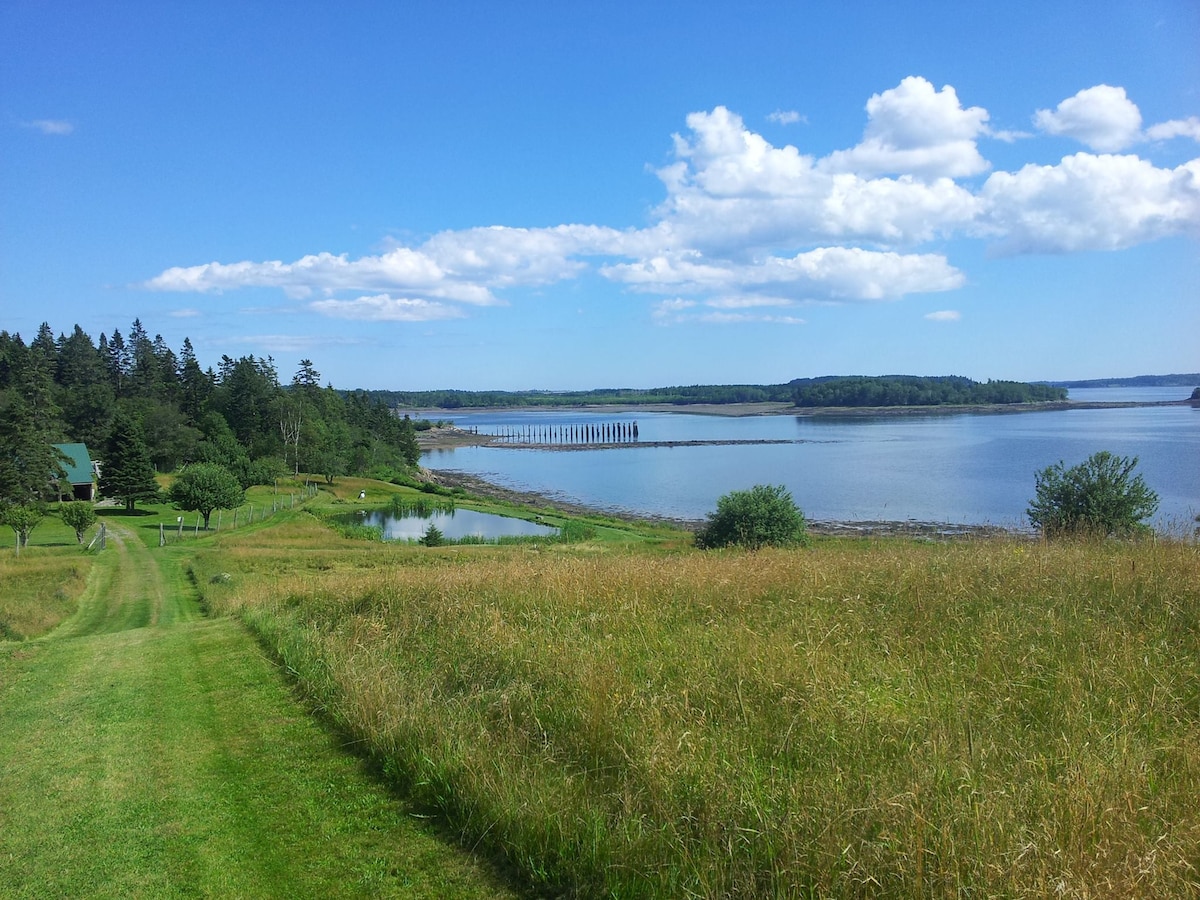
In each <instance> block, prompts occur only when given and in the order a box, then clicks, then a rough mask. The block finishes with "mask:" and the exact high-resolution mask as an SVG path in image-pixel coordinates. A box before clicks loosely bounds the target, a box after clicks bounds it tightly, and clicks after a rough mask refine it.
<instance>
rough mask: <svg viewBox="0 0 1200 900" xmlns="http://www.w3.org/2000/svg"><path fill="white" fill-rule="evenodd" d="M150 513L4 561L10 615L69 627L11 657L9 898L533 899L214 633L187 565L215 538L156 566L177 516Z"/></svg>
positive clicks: (6, 688) (0, 820)
mask: <svg viewBox="0 0 1200 900" xmlns="http://www.w3.org/2000/svg"><path fill="white" fill-rule="evenodd" d="M142 512H143V513H144V514H142V515H138V516H134V517H126V516H123V515H111V516H108V517H106V524H107V526H108V535H109V537H108V541H107V548H106V549H105V550H104V551H103V552H101V553H99V554H96V553H93V554H90V555H87V554H84V553H83V551H81V550H80V549H79V548H78V547H77V546H76V545H75V540H74V536H73V535H69V542H66V541H60V540H59V539H58V538H59V537H60V536H56V534H55V525H54V524H53V523H52V522H51V521H50V520H49V519H48V520H47V522H46V523H44V524H43V526H41V527H40V528H39V529H38V530H37V531H35V532H34V545H33V546H31V547H30V548H29V549H27V550H26V551H24V552H22V554H21V556H20V558H19V559H17V558H15V557H14V556H13V555H12V554H11V553H10V554H6V555H4V556H0V597H3V598H4V600H5V604H6V605H7V606H8V607H10V608H12V609H17V608H21V607H25V606H29V605H30V604H31V603H32V604H34V605H36V604H38V603H40V602H41V599H40V598H45V597H47V596H48V597H50V598H52V599H53V600H54V602H55V603H56V604H57V606H56V610H58V612H57V613H56V616H57V618H58V619H60V620H62V621H61V624H60V625H59V626H58V627H57V628H56V629H54V630H51V631H49V633H48V634H45V635H44V636H43V637H41V638H39V639H32V640H22V641H11V640H9V641H0V896H3V897H6V898H7V897H16V898H43V897H89V898H93V897H114V898H115V897H122V898H125V897H145V898H164V897H165V898H170V897H221V898H226V897H246V898H250V897H280V898H283V897H287V898H291V897H406V898H418V897H424V898H442V897H479V898H483V897H487V898H494V897H507V896H516V895H515V894H514V892H513V891H512V890H511V889H510V888H509V887H508V886H507V885H506V883H505V882H504V881H503V880H501V879H500V877H499V876H498V875H497V874H496V872H495V871H493V870H492V869H491V868H489V867H488V866H485V865H483V864H481V863H480V862H479V861H478V860H477V859H476V858H475V857H473V856H472V855H470V854H469V853H466V852H464V851H463V849H462V848H460V847H458V846H457V845H455V844H454V843H453V842H449V841H447V840H446V839H445V838H444V837H442V836H440V835H439V834H438V833H437V832H436V831H434V830H431V826H430V824H429V823H428V822H427V821H426V820H423V819H421V818H417V817H414V816H413V814H412V810H411V808H410V807H409V806H408V805H407V804H405V803H404V802H403V801H402V800H401V799H400V798H398V797H397V796H396V795H395V794H394V792H393V791H391V790H390V789H388V788H387V787H386V785H384V784H383V783H382V782H381V781H380V780H379V779H378V778H377V777H376V775H375V774H374V773H373V772H372V771H371V770H370V769H369V767H368V766H367V765H366V764H365V762H364V761H363V759H362V758H361V757H360V756H359V755H356V754H353V753H350V752H347V747H346V744H345V741H344V740H343V738H342V737H341V736H339V735H337V734H335V733H333V732H331V731H330V730H329V729H328V728H326V727H325V726H323V725H322V724H321V723H320V722H319V721H318V720H316V719H314V718H313V717H312V716H311V714H310V710H309V708H308V707H306V706H305V705H303V704H302V703H300V702H299V701H298V700H297V698H296V697H295V696H294V695H293V693H292V692H291V690H290V688H289V685H288V683H287V681H286V679H285V678H284V676H283V673H281V672H280V671H279V669H278V667H277V666H276V665H275V664H274V663H272V662H271V660H269V659H268V658H267V657H266V656H264V654H263V652H262V649H261V648H260V646H259V645H258V643H257V642H256V641H255V640H254V638H253V636H252V635H251V634H250V633H249V632H248V631H247V630H246V629H245V628H244V626H242V625H241V624H240V623H239V622H238V621H236V620H234V619H230V618H211V617H208V618H206V617H205V616H203V615H202V611H201V607H200V605H199V603H198V598H197V592H196V589H195V586H194V585H193V583H192V580H191V577H190V573H189V571H188V569H187V568H186V567H185V565H184V563H185V561H186V559H187V558H188V556H189V555H190V553H191V552H192V550H193V549H194V548H195V547H196V546H198V545H202V544H204V543H205V542H206V541H209V540H211V538H205V537H202V536H201V537H199V538H196V537H195V535H194V533H193V537H192V538H191V539H185V540H182V541H179V540H176V541H175V542H174V543H172V544H169V545H168V546H166V547H164V548H159V546H158V535H159V530H158V522H159V521H160V520H164V519H167V518H168V515H169V519H168V520H173V519H174V516H175V513H174V512H173V511H171V510H169V509H166V508H152V509H150V510H146V511H142ZM243 521H245V520H244V519H243ZM272 521H273V520H271V519H270V518H268V519H267V524H268V525H269V524H270V523H271V522H272ZM263 527H264V526H263V524H262V523H259V522H256V523H255V524H253V525H250V526H248V527H241V528H239V530H238V531H237V532H231V531H228V530H227V531H224V532H222V536H223V537H231V536H232V535H234V534H238V535H247V536H252V535H254V534H255V533H256V532H259V533H261V532H262V530H263ZM55 572H58V573H59V574H61V573H64V572H69V573H72V574H71V575H70V578H67V579H61V578H59V579H58V582H57V586H56V587H53V588H51V587H50V586H51V585H54V584H55V578H56V577H57V576H55V575H54V574H53V573H55ZM64 608H65V609H64ZM5 615H7V613H5ZM17 620H18V619H17V617H14V618H13V620H12V621H17ZM19 620H20V621H24V622H29V623H31V624H30V626H29V629H30V633H36V632H39V631H47V630H48V629H49V628H50V627H51V626H52V625H53V624H54V623H53V622H52V621H50V620H49V619H46V620H37V618H36V617H35V616H33V615H29V614H23V615H22V616H21V617H20V619H19ZM6 621H8V620H7V619H6ZM13 630H14V631H15V627H14V628H13Z"/></svg>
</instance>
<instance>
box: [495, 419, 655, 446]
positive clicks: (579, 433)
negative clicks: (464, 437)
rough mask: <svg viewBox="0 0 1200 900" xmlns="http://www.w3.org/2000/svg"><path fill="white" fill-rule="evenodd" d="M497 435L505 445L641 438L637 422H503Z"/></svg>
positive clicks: (630, 440) (596, 442)
mask: <svg viewBox="0 0 1200 900" xmlns="http://www.w3.org/2000/svg"><path fill="white" fill-rule="evenodd" d="M494 437H496V438H497V439H498V440H499V441H500V442H501V443H505V444H626V443H631V442H633V441H636V440H637V439H638V424H637V422H636V421H634V422H603V423H600V424H590V423H589V424H586V425H502V426H500V430H499V431H498V432H497V433H496V434H495V435H494Z"/></svg>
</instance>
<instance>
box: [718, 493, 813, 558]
mask: <svg viewBox="0 0 1200 900" xmlns="http://www.w3.org/2000/svg"><path fill="white" fill-rule="evenodd" d="M807 543H808V534H807V531H806V526H805V522H804V514H803V513H802V512H801V511H800V509H799V507H797V506H796V504H795V502H793V500H792V495H791V494H790V493H789V492H788V491H787V489H786V488H784V487H783V486H782V485H762V484H758V485H755V486H754V487H752V488H751V489H750V490H748V491H731V492H730V493H728V494H726V495H725V496H723V497H721V498H720V499H719V500H718V501H717V510H716V512H714V513H711V514H709V517H708V521H707V523H705V525H704V527H703V528H701V529H700V531H698V532H697V533H696V546H697V547H700V548H701V549H704V550H708V549H712V548H715V547H730V546H738V547H746V548H748V549H750V550H757V549H759V548H760V547H792V546H796V545H805V544H807Z"/></svg>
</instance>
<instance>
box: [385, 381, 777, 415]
mask: <svg viewBox="0 0 1200 900" xmlns="http://www.w3.org/2000/svg"><path fill="white" fill-rule="evenodd" d="M368 393H369V394H370V396H372V397H374V398H376V399H378V400H380V401H382V402H384V403H386V404H388V405H389V406H392V407H397V408H400V409H496V408H499V407H505V406H543V407H553V406H629V405H642V404H651V403H671V404H676V405H686V404H690V403H767V402H775V403H790V402H791V401H792V391H791V387H790V386H789V385H786V384H707V385H704V384H698V385H690V386H687V387H682V386H680V387H661V388H597V389H595V390H590V391H456V390H441V391H369V392H368Z"/></svg>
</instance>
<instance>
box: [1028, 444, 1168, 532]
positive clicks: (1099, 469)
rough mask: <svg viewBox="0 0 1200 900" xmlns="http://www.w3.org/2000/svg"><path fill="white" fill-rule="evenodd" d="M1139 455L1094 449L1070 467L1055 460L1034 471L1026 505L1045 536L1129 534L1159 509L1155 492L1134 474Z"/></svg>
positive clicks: (1035, 524)
mask: <svg viewBox="0 0 1200 900" xmlns="http://www.w3.org/2000/svg"><path fill="white" fill-rule="evenodd" d="M1137 462H1138V460H1137V457H1136V456H1134V457H1132V458H1131V457H1127V456H1114V455H1113V454H1112V453H1109V452H1108V451H1107V450H1102V451H1100V452H1099V453H1093V454H1092V455H1091V456H1089V457H1088V458H1087V459H1086V460H1084V461H1083V462H1081V463H1080V464H1079V465H1077V466H1071V467H1070V468H1069V469H1068V468H1067V467H1066V466H1065V464H1064V463H1062V462H1058V463H1056V464H1055V465H1053V466H1048V467H1047V468H1045V469H1043V470H1042V471H1040V472H1038V473H1037V475H1036V476H1035V477H1036V496H1035V497H1034V499H1033V501H1032V502H1031V503H1030V504H1029V508H1028V509H1027V510H1026V513H1027V515H1028V516H1029V521H1030V523H1031V524H1032V525H1033V526H1034V527H1035V528H1039V529H1041V531H1042V533H1043V534H1045V535H1047V536H1053V535H1059V534H1095V535H1104V536H1108V535H1113V534H1130V533H1132V532H1135V531H1138V530H1140V529H1142V528H1144V527H1145V526H1144V525H1143V524H1142V520H1143V519H1147V518H1149V517H1150V516H1152V515H1154V513H1155V511H1156V510H1157V509H1158V494H1156V493H1155V492H1154V491H1152V490H1150V488H1149V487H1147V486H1146V482H1145V481H1144V480H1143V479H1142V476H1141V475H1134V474H1133V470H1134V469H1135V468H1136V467H1137Z"/></svg>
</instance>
